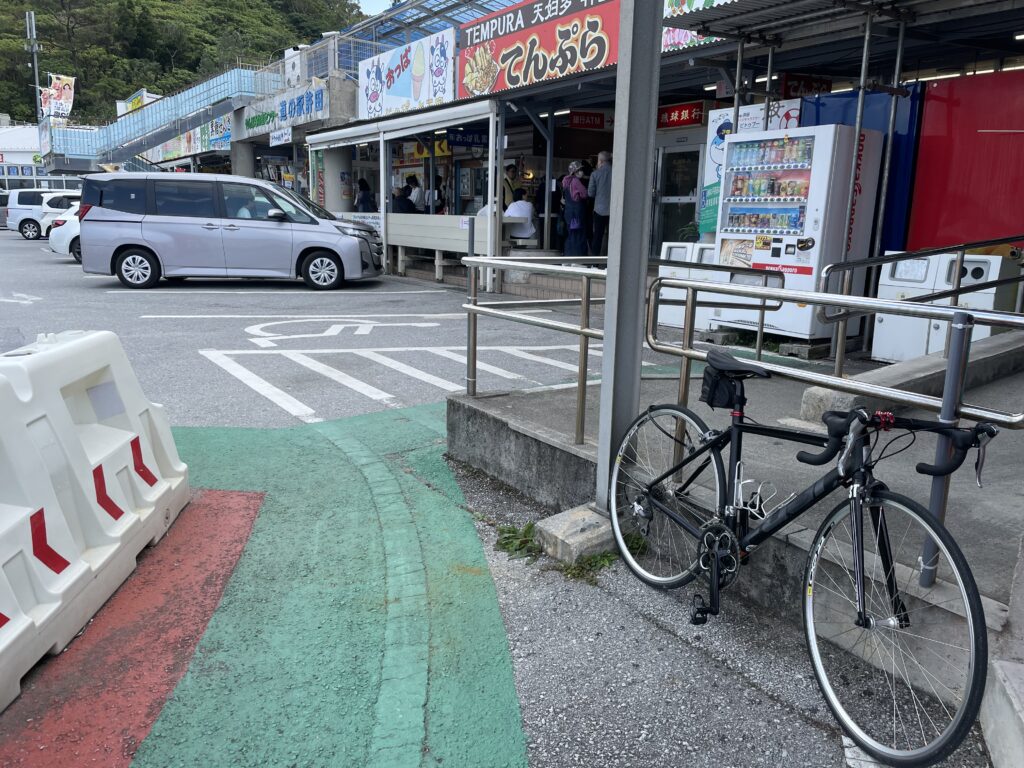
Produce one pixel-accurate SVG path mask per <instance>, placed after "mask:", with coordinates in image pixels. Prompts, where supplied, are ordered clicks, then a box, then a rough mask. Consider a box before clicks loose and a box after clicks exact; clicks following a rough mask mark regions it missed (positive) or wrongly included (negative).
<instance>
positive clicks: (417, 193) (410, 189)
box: [405, 173, 424, 213]
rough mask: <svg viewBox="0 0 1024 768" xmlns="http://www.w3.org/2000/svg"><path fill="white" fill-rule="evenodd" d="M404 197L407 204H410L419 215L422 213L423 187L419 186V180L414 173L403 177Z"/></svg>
mask: <svg viewBox="0 0 1024 768" xmlns="http://www.w3.org/2000/svg"><path fill="white" fill-rule="evenodd" d="M405 186H406V187H407V189H406V193H405V194H406V197H408V198H409V202H410V203H412V206H413V208H415V209H416V210H417V211H419V212H420V213H422V212H423V201H424V197H423V187H421V186H420V180H419V178H417V176H416V174H415V173H410V174H409V175H408V176H406V177H405Z"/></svg>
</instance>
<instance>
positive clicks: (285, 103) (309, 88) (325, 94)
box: [242, 77, 330, 136]
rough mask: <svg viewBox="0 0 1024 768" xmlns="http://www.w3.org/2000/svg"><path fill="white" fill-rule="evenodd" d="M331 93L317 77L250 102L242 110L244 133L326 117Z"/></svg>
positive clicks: (268, 129) (255, 134) (256, 132)
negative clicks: (304, 83)
mask: <svg viewBox="0 0 1024 768" xmlns="http://www.w3.org/2000/svg"><path fill="white" fill-rule="evenodd" d="M329 97H330V93H329V91H328V90H327V83H326V82H325V81H324V80H321V79H320V78H319V77H313V78H310V81H309V83H307V84H306V85H300V86H298V87H296V88H288V89H287V90H284V91H281V92H279V93H278V94H276V95H274V96H268V97H267V98H264V99H260V100H259V101H256V102H254V103H253V104H250V105H249V106H247V107H246V108H245V111H244V112H243V113H242V115H243V120H244V122H245V135H246V136H262V135H263V134H265V133H270V132H271V131H276V130H278V129H280V128H286V127H290V126H295V125H303V124H304V123H311V122H313V121H315V120H326V119H327V116H328V115H329V114H330V98H329Z"/></svg>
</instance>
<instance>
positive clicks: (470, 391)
mask: <svg viewBox="0 0 1024 768" xmlns="http://www.w3.org/2000/svg"><path fill="white" fill-rule="evenodd" d="M474 218H475V217H473V216H471V217H469V245H468V246H467V249H466V250H467V253H466V257H467V258H473V249H474V246H475V245H476V239H475V238H476V227H475V226H474V225H475V224H476V222H475V221H474ZM476 282H477V268H476V266H474V265H473V264H467V265H466V285H467V287H468V288H469V296H468V297H467V301H468V303H469V304H471V305H473V306H476V303H477V297H476ZM476 322H477V317H476V312H467V313H466V394H467V395H469V396H470V397H476Z"/></svg>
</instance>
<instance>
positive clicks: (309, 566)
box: [134, 403, 526, 768]
mask: <svg viewBox="0 0 1024 768" xmlns="http://www.w3.org/2000/svg"><path fill="white" fill-rule="evenodd" d="M444 419H445V405H444V404H443V403H440V404H436V405H429V406H422V407H418V408H410V409H405V410H394V411H387V412H385V413H379V414H372V415H366V416H359V417H355V418H351V419H345V420H342V421H336V422H330V423H324V424H317V425H310V426H302V427H296V428H293V429H283V430H250V429H215V428H187V429H176V430H175V439H176V441H177V444H178V450H179V451H180V453H181V455H182V457H183V459H184V460H185V461H187V462H188V463H189V467H190V472H191V480H192V483H193V485H195V486H196V487H207V488H222V489H231V490H263V491H266V492H267V495H266V500H265V502H264V506H263V508H262V509H261V510H260V514H259V517H258V518H257V519H256V524H255V526H254V527H253V531H252V535H251V537H250V539H249V543H248V545H247V546H246V549H245V552H244V553H243V555H242V557H241V559H240V560H239V562H238V565H237V567H236V569H235V573H234V575H233V576H232V579H231V582H230V583H229V585H228V588H227V590H226V591H225V593H224V597H223V600H222V602H221V604H220V606H219V608H218V610H217V612H216V613H215V614H214V616H213V618H212V620H211V621H210V624H209V626H208V628H207V630H206V633H205V634H204V636H203V638H202V640H201V642H200V644H199V647H198V648H197V650H196V654H195V657H194V658H193V661H192V664H191V666H190V668H189V671H188V673H187V674H186V675H185V677H184V678H183V679H182V680H181V682H180V683H179V685H178V687H177V688H176V689H175V691H174V695H173V696H172V698H171V699H170V700H169V701H168V702H167V704H166V706H165V707H164V709H163V711H162V712H161V713H160V716H159V718H158V719H157V721H156V723H155V724H154V726H153V730H152V731H151V733H150V735H149V736H148V737H147V738H146V739H145V741H144V742H143V743H142V745H141V747H140V748H139V750H138V752H137V754H136V756H135V761H134V765H136V766H140V767H141V768H145V767H146V766H154V767H157V766H159V767H160V768H163V767H164V766H195V765H204V766H238V765H260V766H379V767H380V768H385V767H386V768H401V767H402V766H435V765H444V766H467V767H469V766H473V768H477V767H486V766H525V765H526V746H525V739H524V736H523V732H522V726H521V718H520V712H519V703H518V700H517V697H516V691H515V685H514V682H513V677H512V665H511V660H510V658H509V652H508V643H507V639H506V636H505V630H504V625H503V623H502V619H501V614H500V612H499V610H498V604H497V598H496V594H495V590H494V584H493V582H492V580H491V576H490V572H489V570H488V568H487V562H486V560H485V558H484V554H483V551H482V549H481V545H480V542H479V539H478V538H477V535H476V531H475V529H474V527H473V522H472V520H471V518H470V515H469V513H468V512H466V510H465V509H464V507H463V506H462V504H463V498H462V494H461V492H460V490H459V488H458V486H457V484H456V483H455V480H454V478H453V477H452V475H451V472H450V471H449V469H448V466H447V465H446V464H445V462H444V460H443V452H444V447H445V422H444Z"/></svg>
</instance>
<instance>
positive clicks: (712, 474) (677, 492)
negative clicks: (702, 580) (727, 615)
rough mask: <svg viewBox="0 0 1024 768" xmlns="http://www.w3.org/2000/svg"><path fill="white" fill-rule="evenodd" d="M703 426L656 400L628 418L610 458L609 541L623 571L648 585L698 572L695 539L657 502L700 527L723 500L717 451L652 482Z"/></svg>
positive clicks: (696, 442) (674, 583) (672, 583)
mask: <svg viewBox="0 0 1024 768" xmlns="http://www.w3.org/2000/svg"><path fill="white" fill-rule="evenodd" d="M707 431H708V427H707V425H706V424H705V423H704V422H703V421H702V420H701V418H700V417H699V416H697V415H696V414H695V413H693V412H692V411H690V410H688V409H686V408H680V407H677V406H671V405H663V406H656V407H653V408H651V409H650V410H648V411H647V412H646V413H644V414H641V416H640V417H639V418H638V419H637V420H636V421H634V422H633V424H632V426H630V428H629V429H628V430H627V431H626V436H625V437H624V438H623V440H622V444H621V445H620V446H619V452H618V454H617V455H616V457H615V466H614V468H613V469H612V478H611V494H610V496H611V498H610V500H609V505H610V506H611V522H612V530H613V531H614V533H615V542H616V544H617V545H618V548H619V554H620V555H621V556H622V559H623V560H625V562H626V565H628V566H629V568H630V570H632V571H633V573H634V574H636V575H637V577H638V578H640V579H641V580H642V581H644V582H646V583H647V584H650V585H651V586H654V587H659V588H662V589H668V588H671V587H679V586H682V585H683V584H686V583H687V582H689V581H691V580H692V579H693V578H694V576H696V575H697V572H698V571H699V566H698V565H697V543H698V541H697V538H696V537H694V536H692V535H691V534H690V533H689V532H688V531H687V530H686V529H685V528H683V527H682V526H681V525H679V523H678V522H676V521H675V520H673V519H672V517H671V516H670V515H668V514H666V512H665V511H664V509H663V508H661V507H664V508H667V509H669V510H671V512H672V513H673V514H675V515H676V516H678V517H679V518H681V519H684V520H686V521H688V522H689V523H691V524H693V525H694V526H696V527H697V528H700V527H701V526H702V525H704V524H705V523H707V522H708V521H709V520H712V519H714V518H715V517H716V516H717V514H718V510H720V509H721V508H722V507H723V505H724V504H725V470H724V468H723V465H722V455H721V452H720V451H717V450H711V451H707V452H706V453H705V454H704V455H702V456H699V457H697V458H696V459H695V460H694V461H693V462H692V463H690V464H688V465H687V466H686V467H684V468H683V469H681V470H679V471H678V472H675V473H672V474H670V475H668V476H667V477H665V478H663V479H661V480H660V481H658V482H656V483H655V482H654V481H655V480H658V478H660V477H661V476H662V475H664V474H665V473H666V472H669V471H670V470H671V469H672V468H673V467H674V466H676V465H677V464H679V463H680V462H681V461H682V460H683V459H684V458H685V457H686V456H689V455H691V454H693V453H694V452H695V451H696V450H697V449H699V448H700V447H701V446H702V445H703V444H704V441H703V437H702V436H703V435H704V434H706V433H707ZM653 500H656V501H657V502H658V503H657V504H655V503H654V501H653ZM659 504H660V505H661V507H659V506H658V505H659Z"/></svg>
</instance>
